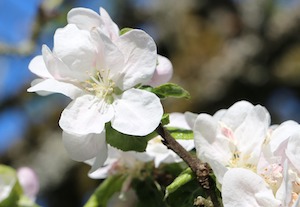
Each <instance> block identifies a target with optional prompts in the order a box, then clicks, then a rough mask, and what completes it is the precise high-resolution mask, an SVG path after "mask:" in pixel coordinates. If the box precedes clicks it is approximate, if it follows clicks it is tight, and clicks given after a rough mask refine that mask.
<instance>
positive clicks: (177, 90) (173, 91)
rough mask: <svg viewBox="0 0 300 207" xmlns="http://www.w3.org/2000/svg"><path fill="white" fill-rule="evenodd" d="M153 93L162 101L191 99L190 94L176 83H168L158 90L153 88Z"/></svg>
mask: <svg viewBox="0 0 300 207" xmlns="http://www.w3.org/2000/svg"><path fill="white" fill-rule="evenodd" d="M152 92H153V93H155V94H156V95H157V96H158V97H159V98H162V99H163V98H167V97H173V98H186V99H189V98H191V95H190V93H189V92H187V91H186V90H185V89H183V88H182V87H180V86H179V85H176V84H174V83H166V84H163V85H160V86H158V87H156V88H153V89H152Z"/></svg>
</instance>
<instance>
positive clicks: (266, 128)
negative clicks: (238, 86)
mask: <svg viewBox="0 0 300 207" xmlns="http://www.w3.org/2000/svg"><path fill="white" fill-rule="evenodd" d="M193 131H194V134H195V147H196V150H197V156H198V157H199V159H201V160H202V161H204V162H207V163H209V165H210V166H211V168H212V170H213V172H214V174H215V176H216V179H217V182H218V185H219V188H220V190H221V192H222V199H223V204H224V206H225V207H235V206H236V207H238V206H249V207H250V206H251V207H264V206H278V207H279V206H282V207H291V206H292V207H297V206H299V205H300V196H299V195H300V160H299V158H300V147H299V146H300V125H299V124H298V123H296V122H294V121H286V122H284V123H282V124H280V125H270V115H269V113H268V111H267V110H266V109H265V108H264V107H262V106H260V105H256V106H254V105H252V104H251V103H249V102H247V101H239V102H237V103H235V104H234V105H233V106H231V107H230V108H229V109H227V110H225V109H223V110H220V111H218V112H216V113H215V114H214V115H213V116H211V115H208V114H199V115H198V117H197V119H196V121H195V123H194V128H193Z"/></svg>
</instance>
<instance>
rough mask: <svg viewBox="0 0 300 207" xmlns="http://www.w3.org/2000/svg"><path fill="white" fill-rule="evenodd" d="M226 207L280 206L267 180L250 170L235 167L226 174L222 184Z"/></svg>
mask: <svg viewBox="0 0 300 207" xmlns="http://www.w3.org/2000/svg"><path fill="white" fill-rule="evenodd" d="M222 198H223V204H224V207H241V206H243V207H269V206H270V207H271V206H274V207H275V206H279V205H280V201H278V200H276V199H275V197H274V195H273V193H272V191H271V190H270V189H269V188H268V186H267V184H266V183H265V181H264V180H263V179H262V178H261V177H260V176H259V175H257V174H255V173H253V172H252V171H250V170H246V169H242V168H233V169H231V170H228V171H227V173H226V174H225V176H224V180H223V185H222Z"/></svg>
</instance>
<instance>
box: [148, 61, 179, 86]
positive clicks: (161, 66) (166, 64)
mask: <svg viewBox="0 0 300 207" xmlns="http://www.w3.org/2000/svg"><path fill="white" fill-rule="evenodd" d="M157 61H158V65H157V66H156V69H155V72H154V75H153V77H152V79H151V80H150V82H149V83H148V84H149V85H150V86H153V87H155V86H159V85H161V84H164V83H167V82H168V81H169V80H170V79H171V78H172V75H173V66H172V63H171V61H170V60H169V59H168V58H166V57H164V56H161V55H158V56H157Z"/></svg>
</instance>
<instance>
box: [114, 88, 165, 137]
mask: <svg viewBox="0 0 300 207" xmlns="http://www.w3.org/2000/svg"><path fill="white" fill-rule="evenodd" d="M113 105H114V109H115V117H114V118H113V119H112V121H111V123H112V127H113V128H114V129H116V130H117V131H120V132H122V133H124V134H130V135H136V136H145V135H147V134H150V133H151V132H153V131H154V130H155V129H156V127H157V126H158V125H159V123H160V120H161V117H162V115H163V108H162V105H161V103H160V100H159V98H158V97H157V96H156V95H154V94H153V93H150V92H148V91H143V90H139V89H130V90H127V91H125V92H124V93H123V94H122V95H121V96H119V97H118V98H117V99H116V100H115V101H114V103H113Z"/></svg>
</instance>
